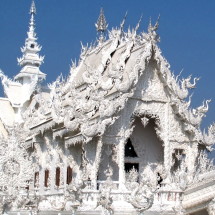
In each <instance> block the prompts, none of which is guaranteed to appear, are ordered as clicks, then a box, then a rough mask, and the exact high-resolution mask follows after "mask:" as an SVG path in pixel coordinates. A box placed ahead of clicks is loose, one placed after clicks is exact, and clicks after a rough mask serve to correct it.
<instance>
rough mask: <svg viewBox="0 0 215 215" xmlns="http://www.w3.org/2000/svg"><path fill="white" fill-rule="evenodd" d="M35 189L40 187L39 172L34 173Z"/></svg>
mask: <svg viewBox="0 0 215 215" xmlns="http://www.w3.org/2000/svg"><path fill="white" fill-rule="evenodd" d="M34 187H39V172H35V173H34Z"/></svg>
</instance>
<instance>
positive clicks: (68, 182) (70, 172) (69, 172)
mask: <svg viewBox="0 0 215 215" xmlns="http://www.w3.org/2000/svg"><path fill="white" fill-rule="evenodd" d="M71 182H72V168H71V167H70V166H68V167H67V178H66V183H67V184H70V183H71Z"/></svg>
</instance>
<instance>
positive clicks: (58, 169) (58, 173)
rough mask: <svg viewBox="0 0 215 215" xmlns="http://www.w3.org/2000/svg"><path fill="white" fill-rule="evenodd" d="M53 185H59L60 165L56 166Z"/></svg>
mask: <svg viewBox="0 0 215 215" xmlns="http://www.w3.org/2000/svg"><path fill="white" fill-rule="evenodd" d="M55 185H56V186H58V187H59V186H60V167H57V168H56V178H55Z"/></svg>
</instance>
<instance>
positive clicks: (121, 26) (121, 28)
mask: <svg viewBox="0 0 215 215" xmlns="http://www.w3.org/2000/svg"><path fill="white" fill-rule="evenodd" d="M127 15H128V11H126V13H125V16H124V18H123V20H122V22H121V24H120V30H121V31H123V28H124V25H125V21H126V18H127Z"/></svg>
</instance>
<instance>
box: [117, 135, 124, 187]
mask: <svg viewBox="0 0 215 215" xmlns="http://www.w3.org/2000/svg"><path fill="white" fill-rule="evenodd" d="M118 157H119V163H118V165H119V189H123V188H124V185H125V140H124V139H121V140H120V142H119V151H118Z"/></svg>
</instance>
